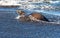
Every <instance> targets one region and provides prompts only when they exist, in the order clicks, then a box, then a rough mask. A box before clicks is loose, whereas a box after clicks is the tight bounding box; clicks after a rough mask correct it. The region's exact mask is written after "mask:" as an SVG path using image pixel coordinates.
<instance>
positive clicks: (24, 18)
mask: <svg viewBox="0 0 60 38" xmlns="http://www.w3.org/2000/svg"><path fill="white" fill-rule="evenodd" d="M17 13H18V14H19V20H20V21H40V20H42V21H48V19H46V18H45V17H44V16H43V15H42V14H40V13H38V12H34V13H31V14H29V15H26V13H25V12H24V11H22V10H17Z"/></svg>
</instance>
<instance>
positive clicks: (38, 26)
mask: <svg viewBox="0 0 60 38" xmlns="http://www.w3.org/2000/svg"><path fill="white" fill-rule="evenodd" d="M15 17H16V13H7V12H6V13H5V12H0V38H60V24H53V23H45V22H20V21H18V20H16V19H14V18H15Z"/></svg>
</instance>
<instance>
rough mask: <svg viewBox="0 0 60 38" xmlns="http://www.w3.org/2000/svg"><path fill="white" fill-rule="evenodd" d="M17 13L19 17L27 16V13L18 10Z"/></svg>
mask: <svg viewBox="0 0 60 38" xmlns="http://www.w3.org/2000/svg"><path fill="white" fill-rule="evenodd" d="M16 12H17V13H18V14H19V15H25V12H24V11H22V10H17V11H16Z"/></svg>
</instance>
